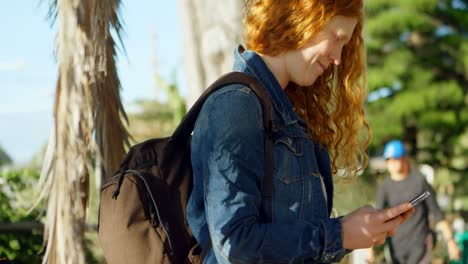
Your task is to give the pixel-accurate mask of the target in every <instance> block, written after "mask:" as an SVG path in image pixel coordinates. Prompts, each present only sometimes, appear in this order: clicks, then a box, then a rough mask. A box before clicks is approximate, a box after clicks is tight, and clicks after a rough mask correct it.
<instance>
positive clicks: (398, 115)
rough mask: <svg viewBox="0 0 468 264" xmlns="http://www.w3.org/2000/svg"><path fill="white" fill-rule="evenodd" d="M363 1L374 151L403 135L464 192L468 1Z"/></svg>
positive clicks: (467, 144) (458, 191)
mask: <svg viewBox="0 0 468 264" xmlns="http://www.w3.org/2000/svg"><path fill="white" fill-rule="evenodd" d="M365 4H366V13H367V16H368V17H367V28H366V41H367V49H368V86H369V91H370V94H369V100H368V113H369V120H370V125H371V129H372V133H373V141H372V146H371V150H372V151H373V153H376V154H377V153H378V152H379V151H381V150H382V146H383V144H384V143H385V142H386V141H387V140H389V139H391V138H401V139H404V140H405V141H407V142H409V143H410V144H411V154H413V155H414V157H416V159H417V160H418V161H419V162H424V163H428V164H430V165H432V166H434V167H435V168H436V172H438V174H437V177H438V178H439V179H445V184H452V185H455V194H456V195H458V196H460V195H462V194H464V193H466V190H467V189H468V181H467V180H463V176H467V175H466V172H467V171H468V162H466V161H467V160H468V128H467V124H468V107H467V103H468V94H467V91H468V41H467V40H468V1H466V0H412V1H408V0H391V1H390V0H374V1H366V2H365ZM465 178H466V177H465ZM460 198H462V197H460ZM466 206H467V209H468V203H467V205H466Z"/></svg>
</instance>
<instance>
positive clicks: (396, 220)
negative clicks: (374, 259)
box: [341, 202, 414, 249]
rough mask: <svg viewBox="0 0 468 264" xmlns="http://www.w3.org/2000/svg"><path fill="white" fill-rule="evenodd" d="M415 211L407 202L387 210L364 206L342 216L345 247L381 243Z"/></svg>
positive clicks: (363, 246) (352, 247)
mask: <svg viewBox="0 0 468 264" xmlns="http://www.w3.org/2000/svg"><path fill="white" fill-rule="evenodd" d="M413 213H414V208H412V206H411V204H410V203H407V202H406V203H402V204H399V205H396V206H394V207H391V208H388V209H385V210H377V209H375V208H374V207H372V206H370V205H366V206H363V207H361V208H359V209H357V210H355V211H353V212H351V213H350V214H348V215H345V216H344V217H343V218H341V225H342V230H343V247H344V248H346V249H358V248H370V247H373V246H375V245H381V244H383V243H384V242H385V239H386V238H387V237H388V236H392V235H393V234H394V233H395V230H396V228H397V227H398V226H399V225H400V224H402V223H403V222H404V221H406V219H407V218H408V217H409V216H410V215H411V214H413Z"/></svg>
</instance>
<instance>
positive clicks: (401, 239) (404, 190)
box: [367, 140, 460, 264]
mask: <svg viewBox="0 0 468 264" xmlns="http://www.w3.org/2000/svg"><path fill="white" fill-rule="evenodd" d="M383 157H384V159H385V161H386V167H387V171H388V175H389V177H387V178H386V179H385V180H384V181H383V183H382V184H381V185H380V186H379V188H378V191H377V200H376V208H379V209H383V208H387V207H389V206H393V205H396V204H399V203H401V202H404V201H410V200H411V199H413V198H415V197H416V196H418V195H419V194H421V193H423V192H425V191H429V192H430V194H431V195H430V196H429V197H428V198H427V199H425V200H424V201H423V202H422V203H421V204H419V205H418V206H416V208H415V209H416V212H415V213H414V215H413V216H412V217H410V218H409V219H408V220H407V221H406V222H405V223H403V224H402V225H401V226H400V227H399V228H398V229H397V230H396V232H395V234H394V235H393V236H392V237H390V238H388V239H387V242H386V246H387V247H388V253H389V254H386V258H387V262H388V261H389V260H390V263H394V264H395V263H397V264H398V263H401V264H403V263H404V264H412V263H429V262H430V257H431V256H430V250H431V248H432V238H431V231H430V227H429V216H430V215H432V216H433V217H434V220H435V222H436V223H437V228H438V229H440V230H441V232H442V234H443V238H444V240H445V241H446V243H447V248H448V252H449V256H450V259H453V260H459V259H460V249H459V247H458V245H457V243H456V241H455V240H454V238H453V233H452V230H451V227H450V224H449V222H448V221H447V220H446V219H445V215H444V213H443V212H442V210H441V209H440V207H439V205H438V204H437V200H436V194H435V191H434V189H433V188H432V187H431V186H430V185H429V183H428V182H427V181H426V179H425V177H424V176H423V175H422V173H420V172H419V171H418V170H417V169H416V168H413V167H412V166H410V162H409V158H408V155H407V151H406V148H405V146H404V144H403V142H402V141H400V140H392V141H390V142H388V143H387V144H386V145H385V148H384V154H383ZM374 260H375V258H374V252H373V250H372V249H370V250H369V251H368V257H367V261H368V262H370V263H373V262H374Z"/></svg>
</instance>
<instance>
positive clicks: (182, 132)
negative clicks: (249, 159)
mask: <svg viewBox="0 0 468 264" xmlns="http://www.w3.org/2000/svg"><path fill="white" fill-rule="evenodd" d="M230 84H243V85H246V86H248V87H249V88H250V89H252V91H253V92H254V93H255V95H256V96H257V97H258V99H259V101H260V103H261V105H262V109H263V126H264V128H265V131H266V135H265V176H264V178H263V187H262V189H263V190H262V193H263V195H264V196H265V197H268V198H269V199H271V197H272V195H273V163H274V159H273V133H275V132H276V130H277V127H276V124H275V122H274V110H273V105H272V102H271V99H270V96H269V95H268V93H267V91H266V90H265V88H263V86H262V85H261V84H260V82H259V81H258V80H257V79H255V78H253V77H252V76H250V75H247V74H246V73H243V72H231V73H227V74H224V75H223V76H221V77H220V78H219V79H218V80H217V81H215V82H214V83H213V84H212V85H210V86H209V87H208V88H207V89H206V90H205V91H204V92H203V94H202V95H201V96H200V98H198V100H197V101H196V102H195V104H194V105H193V106H192V108H191V109H190V110H189V111H188V113H187V114H186V115H185V117H184V119H183V120H182V122H181V123H180V124H179V126H178V127H177V128H176V130H175V131H174V133H173V134H172V139H173V140H179V139H186V138H188V137H189V136H190V134H191V133H192V131H193V129H194V127H195V122H196V121H197V118H198V114H199V113H200V110H201V108H202V106H203V104H204V103H205V101H206V99H207V98H208V97H209V96H210V95H211V94H212V93H213V92H215V91H217V90H219V89H221V88H223V87H225V86H227V85H230Z"/></svg>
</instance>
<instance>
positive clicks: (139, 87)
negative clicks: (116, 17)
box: [0, 0, 185, 163]
mask: <svg viewBox="0 0 468 264" xmlns="http://www.w3.org/2000/svg"><path fill="white" fill-rule="evenodd" d="M177 3H178V1H164V0H140V1H122V7H121V16H120V17H121V19H122V22H123V24H124V30H125V34H124V37H123V43H124V45H125V49H126V51H127V56H125V55H124V54H123V53H119V54H118V55H119V57H118V65H117V66H118V70H119V77H120V80H121V83H122V90H121V96H122V98H123V101H124V104H125V106H126V107H128V106H129V105H131V102H134V101H135V100H136V99H152V98H154V97H155V96H156V92H155V88H154V85H153V78H152V72H153V68H152V56H153V55H152V54H153V50H152V49H153V48H152V46H153V44H152V43H153V41H152V36H153V34H154V33H155V34H156V42H155V44H156V52H157V65H158V72H159V73H160V74H161V75H162V76H163V77H165V78H166V79H170V76H171V73H172V71H174V70H176V71H177V75H178V81H179V83H180V86H181V90H182V93H183V94H185V82H184V81H183V71H182V56H181V51H182V43H181V36H180V24H179V18H178V4H177ZM47 4H48V1H44V0H43V1H40V0H26V1H25V0H22V1H9V2H5V3H3V4H2V8H1V9H0V32H2V38H1V41H0V146H2V147H3V148H4V149H5V150H6V151H7V153H8V154H9V155H10V156H11V157H12V158H13V159H14V161H15V162H17V163H24V162H27V161H28V160H29V159H30V158H31V157H32V156H33V155H34V154H35V153H37V152H38V151H39V150H40V148H41V147H42V146H43V145H44V144H46V142H47V139H48V137H49V133H50V130H51V129H52V126H53V114H52V107H53V100H54V93H55V82H56V77H57V63H56V60H55V57H54V48H55V43H54V39H55V35H56V32H57V26H56V25H51V21H50V20H48V19H47V12H48V6H47ZM127 109H128V108H127Z"/></svg>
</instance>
